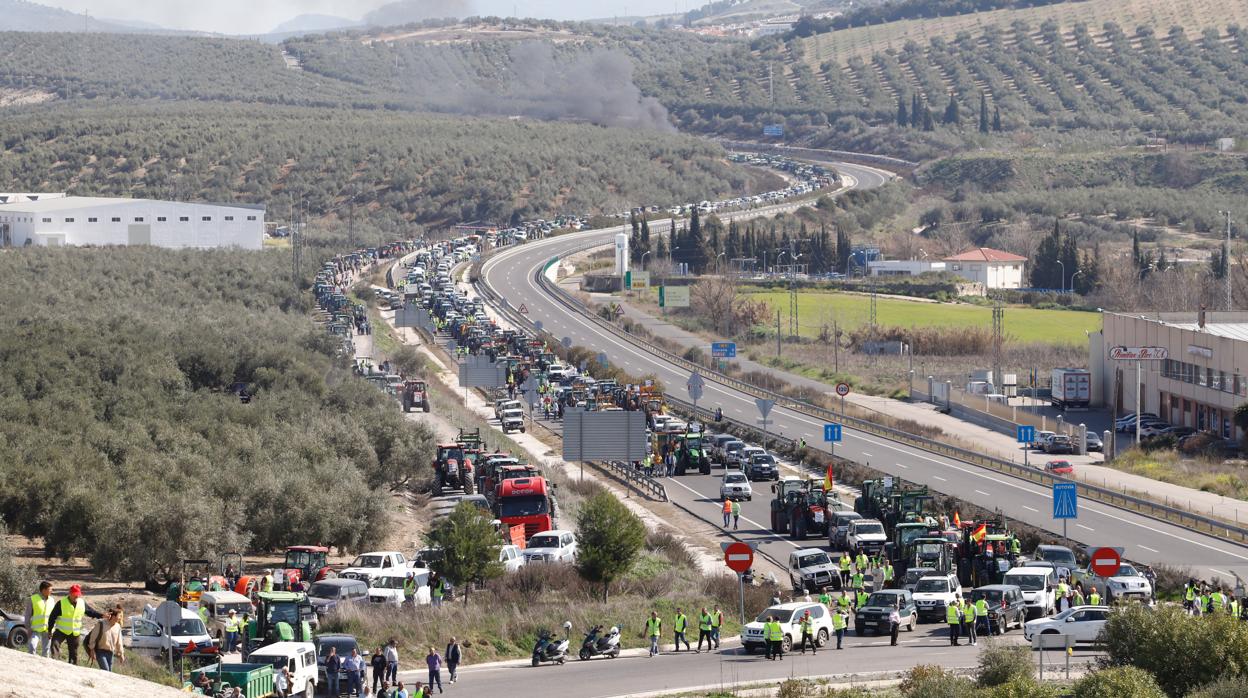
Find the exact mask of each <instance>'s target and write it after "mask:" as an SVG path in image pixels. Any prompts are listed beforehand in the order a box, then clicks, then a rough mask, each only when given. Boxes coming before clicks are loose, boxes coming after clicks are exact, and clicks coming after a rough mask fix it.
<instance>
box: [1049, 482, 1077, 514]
mask: <svg viewBox="0 0 1248 698" xmlns="http://www.w3.org/2000/svg"><path fill="white" fill-rule="evenodd" d="M1053 518H1055V519H1077V518H1079V486H1078V485H1076V484H1075V483H1073V482H1055V483H1053Z"/></svg>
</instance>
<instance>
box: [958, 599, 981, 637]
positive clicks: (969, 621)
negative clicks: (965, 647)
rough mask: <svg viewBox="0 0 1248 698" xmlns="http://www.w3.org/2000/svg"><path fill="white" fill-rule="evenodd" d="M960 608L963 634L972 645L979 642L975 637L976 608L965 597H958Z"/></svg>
mask: <svg viewBox="0 0 1248 698" xmlns="http://www.w3.org/2000/svg"><path fill="white" fill-rule="evenodd" d="M958 610H960V611H961V612H962V634H964V635H965V636H966V638H967V640H969V641H970V643H971V644H972V645H974V644H977V642H976V641H977V638H976V637H975V609H973V608H971V605H970V604H968V603H967V602H966V601H965V600H964V599H958Z"/></svg>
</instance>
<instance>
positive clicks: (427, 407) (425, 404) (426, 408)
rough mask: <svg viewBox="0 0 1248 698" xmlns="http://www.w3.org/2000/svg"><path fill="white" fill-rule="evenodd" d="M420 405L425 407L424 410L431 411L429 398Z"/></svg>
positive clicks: (422, 407)
mask: <svg viewBox="0 0 1248 698" xmlns="http://www.w3.org/2000/svg"><path fill="white" fill-rule="evenodd" d="M420 407H421V409H423V410H424V411H426V412H428V411H429V400H428V399H426V400H425V401H424V402H422V403H421V405H420Z"/></svg>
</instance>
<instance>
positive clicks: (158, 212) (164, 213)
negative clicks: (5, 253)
mask: <svg viewBox="0 0 1248 698" xmlns="http://www.w3.org/2000/svg"><path fill="white" fill-rule="evenodd" d="M263 243H264V207H263V206H250V205H246V204H231V205H226V204H191V203H179V202H176V201H153V200H147V199H105V198H94V197H85V196H67V197H63V198H54V199H45V198H41V199H39V200H37V201H21V202H15V203H11V204H3V205H0V247H7V246H13V247H22V246H26V245H40V246H52V247H55V246H60V245H96V246H103V245H155V246H156V247H173V248H183V247H192V248H210V247H239V248H242V249H247V250H258V249H260V248H261V246H262V245H263Z"/></svg>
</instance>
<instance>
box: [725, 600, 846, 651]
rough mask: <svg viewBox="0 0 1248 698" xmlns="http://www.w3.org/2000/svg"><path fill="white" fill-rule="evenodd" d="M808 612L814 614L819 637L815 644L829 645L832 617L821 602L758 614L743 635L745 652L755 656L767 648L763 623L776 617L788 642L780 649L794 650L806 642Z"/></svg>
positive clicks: (779, 607)
mask: <svg viewBox="0 0 1248 698" xmlns="http://www.w3.org/2000/svg"><path fill="white" fill-rule="evenodd" d="M806 611H810V617H811V619H812V621H813V622H812V623H811V632H812V633H813V634H814V636H815V642H816V643H817V644H818V645H820V646H822V645H825V644H827V642H828V638H829V637H831V636H832V616H831V615H830V614H829V613H828V609H827V607H825V606H824V605H823V604H821V603H818V602H814V603H811V602H809V601H797V602H793V603H782V604H778V605H776V606H772V607H770V608H768V609H767V610H765V611H763V612H762V613H760V614H758V617H757V618H755V619H754V621H753V622H751V623H748V624H746V626H745V630H744V631H742V633H741V644H742V645H744V646H745V653H746V654H754V653H755V652H757V651H758V650H760V649H765V648H766V641H765V639H764V637H763V623H766V622H767V618H768V617H770V616H775V618H776V621H777V622H778V623H780V626H781V627H783V628H784V639H783V640H781V644H780V646H781V647H782V648H783V649H784V651H785V652H788V651H789V650H790V649H792V647H793V643H794V642H797V641H799V640H801V639H802V630H801V625H800V620H801V618H802V616H804V615H805V614H806Z"/></svg>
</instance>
